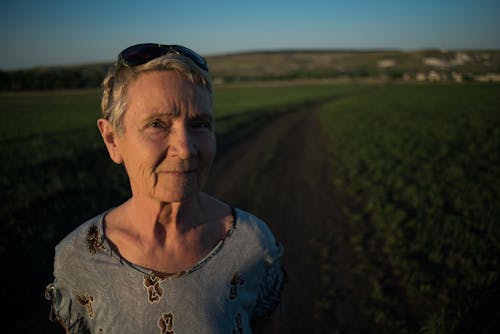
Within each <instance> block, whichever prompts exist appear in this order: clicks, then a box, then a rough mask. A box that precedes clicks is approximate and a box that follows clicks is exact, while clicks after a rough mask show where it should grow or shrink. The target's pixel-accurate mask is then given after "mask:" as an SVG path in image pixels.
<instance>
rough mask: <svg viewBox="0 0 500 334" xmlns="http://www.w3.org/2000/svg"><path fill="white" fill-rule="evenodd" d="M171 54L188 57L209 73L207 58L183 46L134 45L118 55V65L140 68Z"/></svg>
mask: <svg viewBox="0 0 500 334" xmlns="http://www.w3.org/2000/svg"><path fill="white" fill-rule="evenodd" d="M169 53H174V54H178V55H181V56H185V57H188V58H189V59H191V60H192V61H193V62H194V63H195V64H196V65H197V66H198V67H200V68H202V69H203V70H205V71H208V63H207V61H206V60H205V58H203V57H202V56H200V55H199V54H198V53H196V52H195V51H193V50H191V49H188V48H186V47H185V46H182V45H164V44H155V43H145V44H137V45H132V46H130V47H128V48H126V49H125V50H123V51H122V52H120V54H119V55H118V64H119V63H123V64H125V65H127V66H138V65H142V64H145V63H147V62H149V61H151V60H153V59H155V58H158V57H161V56H164V55H166V54H169Z"/></svg>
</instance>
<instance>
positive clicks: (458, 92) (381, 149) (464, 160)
mask: <svg viewBox="0 0 500 334" xmlns="http://www.w3.org/2000/svg"><path fill="white" fill-rule="evenodd" d="M367 88H369V90H367ZM373 88H374V87H372V86H366V85H354V84H352V85H351V84H350V85H303V86H300V85H289V86H272V85H271V86H266V87H262V86H258V85H256V86H248V85H247V86H238V85H233V86H217V87H216V89H215V93H214V96H215V110H216V122H217V134H218V136H219V137H220V138H224V137H225V136H227V135H228V134H231V133H233V134H234V133H235V132H242V133H244V134H247V135H248V134H249V133H251V132H252V131H253V130H255V129H256V128H257V127H260V126H262V125H263V124H265V120H266V119H267V118H270V117H279V115H280V114H281V113H286V111H287V110H289V109H290V108H292V107H296V106H297V105H303V106H307V105H308V104H309V103H312V102H313V101H328V100H331V102H327V103H325V104H324V105H323V107H322V110H321V113H322V121H323V122H322V124H323V130H324V133H325V136H326V138H327V139H328V141H329V145H328V146H329V151H328V152H326V154H325V158H328V159H330V161H331V166H332V171H331V180H328V182H332V187H333V188H335V189H336V191H337V192H339V193H341V194H343V195H344V198H345V202H344V203H338V204H339V205H343V208H344V211H345V213H346V214H347V215H348V217H349V220H350V224H351V226H352V231H353V234H352V237H351V240H350V241H351V243H352V245H353V247H355V249H356V252H357V255H358V256H359V261H358V262H357V263H356V266H354V267H353V270H354V271H355V273H356V274H357V275H359V276H360V277H364V278H366V280H367V284H368V285H369V287H370V293H369V294H367V295H366V296H365V298H364V300H361V301H359V305H360V307H361V308H363V310H362V311H363V312H364V313H365V314H366V315H367V316H368V317H370V318H371V319H373V322H374V323H375V324H377V327H378V328H377V331H380V332H382V333H393V332H394V333H396V332H398V333H400V332H405V328H415V327H417V328H423V329H425V330H427V332H437V333H447V332H453V331H454V330H458V329H460V328H461V327H462V328H463V327H467V326H469V328H474V325H475V323H474V321H481V322H482V325H483V326H485V328H487V325H488V321H490V320H491V318H490V317H491V314H492V313H491V312H497V313H498V307H496V308H491V307H489V308H488V307H487V305H488V302H490V301H491V300H492V298H495V297H500V294H499V290H498V284H499V282H500V280H499V271H500V270H499V258H500V257H499V255H500V227H499V225H498V223H499V220H498V217H500V205H499V204H498V199H499V198H500V181H499V180H500V169H499V167H498V166H500V130H499V129H500V86H499V85H478V84H468V85H424V84H422V85H394V86H386V87H376V88H377V89H373ZM361 93H362V94H361ZM99 98H100V92H99V91H96V90H84V91H58V92H44V93H40V92H25V93H16V94H2V95H0V117H1V120H2V121H1V122H0V142H1V143H2V146H1V148H0V157H1V159H2V162H3V163H2V165H1V166H0V171H1V173H0V185H1V186H2V189H3V190H2V193H1V195H0V199H1V201H2V202H1V203H2V205H1V207H0V216H1V217H2V223H1V226H0V231H1V236H0V258H1V259H2V264H4V275H2V281H1V283H2V286H3V287H4V288H3V290H2V296H1V297H2V299H3V300H4V302H5V303H7V305H10V306H11V309H12V310H14V311H9V312H8V314H7V316H8V317H12V319H13V321H12V324H13V326H14V327H16V321H19V320H21V319H19V315H16V314H15V313H17V310H18V309H20V308H25V309H26V312H27V313H28V314H29V313H30V312H31V313H33V314H36V315H34V316H33V317H31V318H30V317H27V318H28V319H24V320H23V322H24V323H25V324H24V326H25V328H29V329H32V328H33V327H32V326H33V325H34V324H35V323H36V328H38V331H39V332H40V333H45V332H47V333H48V332H50V329H46V328H45V327H44V325H43V324H44V321H46V319H47V315H46V314H47V313H43V312H48V309H47V310H46V311H40V310H41V309H43V307H44V306H45V301H44V300H43V290H44V287H45V284H47V283H48V280H50V279H51V276H50V275H51V270H52V260H53V258H52V256H53V247H54V246H55V244H56V243H57V241H59V240H60V238H62V236H64V235H65V234H66V233H68V232H69V231H70V230H72V229H73V228H75V227H76V226H77V225H78V224H80V223H82V222H83V221H84V220H86V219H88V218H90V217H92V216H94V215H95V214H97V213H99V212H102V211H103V210H105V209H107V208H109V207H111V206H113V205H116V204H118V203H120V202H121V201H122V200H124V199H125V198H127V197H128V196H129V189H128V184H127V179H126V176H125V173H124V171H123V170H122V169H121V168H120V167H118V166H115V165H113V164H112V163H111V162H110V160H109V159H108V157H107V152H106V151H105V149H104V146H103V144H102V143H101V139H100V137H99V134H98V132H97V128H96V126H95V122H96V119H97V117H99ZM322 232H324V234H325V235H327V234H328V231H321V233H322ZM330 246H331V245H330V244H329V243H325V245H324V249H325V260H324V261H325V262H324V267H325V270H324V275H329V274H330V271H329V270H330V269H329V268H331V263H328V260H327V259H329V258H330V255H331V254H329V252H331V247H330ZM13 278H14V281H15V284H14V287H13V288H12V289H10V288H8V289H5V287H11V286H13V285H12V280H13ZM331 279H335V277H332V278H331ZM326 290H327V291H328V293H326V294H325V296H324V299H325V300H321V301H318V302H319V304H320V305H323V308H322V311H323V312H324V313H325V314H327V313H328V312H329V311H330V309H329V306H328V305H331V303H330V299H334V298H336V291H334V290H332V289H328V287H326ZM26 305H28V306H26ZM41 305H43V306H41ZM30 308H32V310H31V309H30ZM41 312H42V313H43V314H41ZM497 315H498V314H497ZM29 319H31V322H30V320H29ZM471 321H472V322H471ZM40 323H41V325H40ZM470 326H472V327H470ZM17 328H22V325H19V323H17Z"/></svg>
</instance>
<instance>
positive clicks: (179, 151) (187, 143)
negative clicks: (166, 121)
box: [170, 124, 196, 159]
mask: <svg viewBox="0 0 500 334" xmlns="http://www.w3.org/2000/svg"><path fill="white" fill-rule="evenodd" d="M172 130H173V131H172V132H171V135H170V139H171V142H170V150H171V151H172V152H171V153H172V154H174V155H175V156H177V157H178V158H180V159H189V158H191V157H192V156H193V155H195V154H196V146H195V144H194V140H193V136H192V134H191V133H190V131H189V130H190V129H189V127H188V125H187V124H182V125H179V126H177V127H174V129H172Z"/></svg>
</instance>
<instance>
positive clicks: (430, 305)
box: [322, 85, 500, 333]
mask: <svg viewBox="0 0 500 334" xmlns="http://www.w3.org/2000/svg"><path fill="white" fill-rule="evenodd" d="M322 119H323V122H324V124H325V133H326V135H327V136H328V137H329V138H330V141H331V146H330V148H331V151H330V156H331V160H332V166H333V168H334V169H333V171H332V181H333V182H334V184H335V186H336V188H337V189H341V190H342V191H343V192H344V194H345V195H346V196H347V197H349V198H350V200H349V201H348V202H349V204H347V205H345V208H344V209H345V211H346V213H347V214H348V215H349V217H350V220H351V224H352V228H353V230H355V231H358V232H357V233H356V234H355V235H353V237H352V240H351V242H352V244H353V246H354V247H355V248H356V250H357V253H358V255H359V257H360V259H361V260H360V265H359V266H358V267H357V268H353V270H355V271H356V272H357V274H358V275H360V276H361V277H365V278H367V279H368V282H367V284H369V286H370V288H371V290H370V291H371V293H370V295H369V296H366V300H360V301H359V305H365V310H364V312H365V313H366V314H367V315H368V316H369V317H371V318H372V319H373V321H374V322H375V323H377V324H379V325H380V327H381V328H391V329H392V331H393V332H399V333H401V332H404V328H407V326H408V324H409V323H411V322H413V323H416V324H417V326H418V325H419V324H420V326H421V328H422V329H424V331H426V332H429V333H450V332H457V331H458V332H467V333H473V332H475V333H477V332H481V333H483V331H481V328H482V330H485V331H484V333H486V332H488V330H492V329H493V328H494V327H492V326H493V321H494V319H498V315H499V314H498V313H499V308H498V298H499V297H500V290H499V286H498V284H499V278H500V277H499V274H500V225H499V223H500V220H499V219H500V218H499V217H500V86H498V85H460V86H457V85H400V86H391V87H386V88H383V89H380V90H377V91H374V92H372V93H371V94H368V95H365V96H363V98H356V97H353V98H347V99H343V100H342V101H339V102H335V103H331V104H329V105H326V106H325V107H324V108H323V110H322ZM330 295H331V296H334V295H335V291H330ZM332 298H333V297H332ZM495 305H496V306H495ZM325 311H328V310H325ZM496 324H497V325H498V323H496Z"/></svg>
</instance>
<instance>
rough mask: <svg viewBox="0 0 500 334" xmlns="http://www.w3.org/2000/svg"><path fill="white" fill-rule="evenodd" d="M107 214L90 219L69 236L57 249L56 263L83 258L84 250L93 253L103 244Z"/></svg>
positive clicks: (103, 213)
mask: <svg viewBox="0 0 500 334" xmlns="http://www.w3.org/2000/svg"><path fill="white" fill-rule="evenodd" d="M106 212H107V211H105V212H102V213H100V214H98V215H96V216H94V217H92V218H90V219H88V220H87V221H85V222H84V223H82V224H80V225H79V226H78V227H76V228H75V229H74V230H73V231H71V232H70V233H69V234H67V235H66V236H65V237H64V238H63V239H62V240H61V241H60V242H59V243H58V244H57V245H56V247H55V257H56V261H57V262H66V261H65V259H68V258H69V259H71V258H73V260H74V259H75V258H74V256H82V255H83V253H84V250H85V251H86V252H89V253H92V251H93V250H95V249H96V248H97V247H98V246H99V245H100V244H102V237H103V236H102V219H103V217H104V215H105V214H106ZM86 252H85V253H86Z"/></svg>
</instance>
